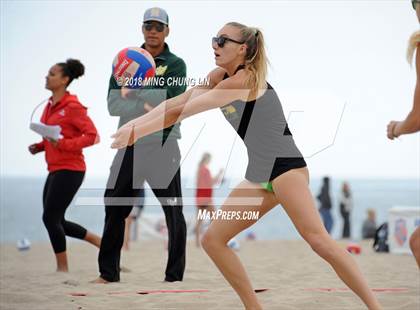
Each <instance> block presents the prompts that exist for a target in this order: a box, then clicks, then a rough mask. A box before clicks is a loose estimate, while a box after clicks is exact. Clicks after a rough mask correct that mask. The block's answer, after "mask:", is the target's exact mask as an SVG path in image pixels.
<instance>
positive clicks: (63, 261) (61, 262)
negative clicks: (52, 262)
mask: <svg viewBox="0 0 420 310" xmlns="http://www.w3.org/2000/svg"><path fill="white" fill-rule="evenodd" d="M55 259H56V261H57V271H58V272H68V271H69V265H68V263H67V252H66V251H64V252H60V253H55Z"/></svg>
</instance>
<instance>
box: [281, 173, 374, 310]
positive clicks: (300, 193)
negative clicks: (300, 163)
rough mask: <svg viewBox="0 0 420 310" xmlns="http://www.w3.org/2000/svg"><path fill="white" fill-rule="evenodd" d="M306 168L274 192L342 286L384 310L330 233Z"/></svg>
mask: <svg viewBox="0 0 420 310" xmlns="http://www.w3.org/2000/svg"><path fill="white" fill-rule="evenodd" d="M308 182H309V174H308V170H307V168H300V169H293V170H290V171H288V172H286V173H284V174H282V175H280V176H278V177H277V178H276V179H275V180H274V181H273V189H274V192H275V195H276V197H277V200H278V201H280V203H281V204H282V206H283V208H284V209H285V210H286V212H287V214H288V215H289V217H290V219H291V220H292V222H293V223H294V225H295V227H296V229H297V230H298V232H299V233H300V235H301V236H302V237H303V238H304V239H305V240H306V241H307V242H308V243H309V245H310V246H311V247H312V249H313V250H314V251H315V252H316V253H317V254H318V255H319V256H321V257H322V258H323V259H325V260H326V261H327V262H328V263H329V264H330V265H331V266H332V267H333V268H334V270H335V272H336V273H337V275H338V276H339V277H340V278H341V280H343V282H344V283H345V284H346V285H347V286H348V287H349V288H350V289H352V290H353V292H355V293H356V294H357V295H358V296H359V297H360V298H361V299H362V300H363V302H364V303H365V304H366V306H368V308H369V309H381V307H380V305H379V302H378V300H377V299H376V297H375V295H374V294H373V293H372V291H371V290H370V288H369V286H368V284H367V281H366V279H365V277H364V276H363V275H362V273H361V271H360V269H359V267H358V266H357V264H356V262H355V261H354V260H353V258H352V257H351V256H350V254H349V253H348V252H347V251H346V250H345V249H343V248H341V247H340V246H339V245H338V244H337V243H336V242H335V241H334V240H333V239H332V238H331V237H330V236H329V234H328V233H327V231H326V230H325V228H324V225H323V224H322V221H321V218H320V216H319V213H318V211H317V210H316V207H315V202H314V200H313V197H312V194H311V192H310V190H309V187H308Z"/></svg>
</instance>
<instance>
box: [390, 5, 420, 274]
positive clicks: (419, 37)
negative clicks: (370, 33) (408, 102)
mask: <svg viewBox="0 0 420 310" xmlns="http://www.w3.org/2000/svg"><path fill="white" fill-rule="evenodd" d="M411 4H412V5H413V9H414V10H415V11H416V14H417V19H418V21H419V22H420V1H419V0H412V1H411ZM419 43H420V31H416V32H414V33H413V34H412V35H411V37H410V40H409V43H408V49H407V60H408V63H410V64H411V63H412V61H413V57H414V54H415V59H416V60H415V63H416V73H417V81H416V88H415V90H414V100H413V108H412V109H411V111H410V112H409V113H408V115H407V117H406V118H405V119H404V120H403V121H390V122H389V124H388V126H387V136H388V138H389V139H390V140H394V138H398V137H399V136H401V135H406V134H410V133H415V132H418V131H420V51H419V49H418V45H419ZM410 248H411V251H412V252H413V254H414V257H415V258H416V262H417V265H418V267H419V269H420V226H418V227H417V229H416V230H415V231H414V232H413V234H412V235H411V237H410Z"/></svg>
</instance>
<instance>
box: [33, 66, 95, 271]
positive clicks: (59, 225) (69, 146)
mask: <svg viewBox="0 0 420 310" xmlns="http://www.w3.org/2000/svg"><path fill="white" fill-rule="evenodd" d="M84 72H85V67H84V66H83V64H82V63H81V62H80V61H79V60H76V59H67V61H66V62H60V63H57V64H55V65H54V66H52V67H51V68H50V70H49V71H48V75H47V76H46V84H45V88H46V89H48V90H50V91H51V93H52V96H51V97H50V98H49V100H48V102H47V105H46V106H45V108H44V112H43V113H42V116H41V122H42V123H44V124H46V125H58V126H60V127H61V135H62V136H63V137H62V138H60V139H59V140H51V139H48V138H45V137H44V138H43V140H42V141H41V142H40V143H36V144H32V145H30V146H29V152H30V153H31V154H33V155H34V154H37V153H39V152H43V151H45V159H46V161H47V165H48V172H49V174H48V177H47V181H46V182H45V186H44V192H43V196H42V202H43V206H44V212H43V214H42V220H43V222H44V224H45V227H46V228H47V231H48V235H49V237H50V241H51V244H52V247H53V250H54V253H55V258H56V263H57V271H62V272H67V271H68V269H69V267H68V262H67V252H66V236H70V237H73V238H77V239H81V240H85V241H87V242H89V243H91V244H93V245H95V246H96V247H99V246H100V244H101V238H100V237H99V236H97V235H95V234H93V233H91V232H89V231H87V230H86V229H85V228H84V227H82V226H80V225H79V224H76V223H74V222H70V221H67V220H66V219H65V217H64V216H65V212H66V210H67V208H68V207H69V205H70V203H71V202H72V200H73V198H74V196H75V195H76V193H77V191H78V190H79V187H80V185H81V184H82V182H83V179H84V176H85V171H86V164H85V160H84V156H83V152H82V150H83V148H85V147H88V146H91V145H93V144H95V143H98V142H99V136H98V132H97V130H96V128H95V125H94V124H93V122H92V120H91V119H90V118H89V116H88V115H87V108H86V107H85V106H83V105H82V104H81V103H80V101H79V99H78V98H77V97H76V96H75V95H72V94H70V93H69V92H68V91H67V87H68V86H69V85H70V83H71V82H72V81H73V80H74V79H77V78H79V77H81V76H82V75H83V74H84Z"/></svg>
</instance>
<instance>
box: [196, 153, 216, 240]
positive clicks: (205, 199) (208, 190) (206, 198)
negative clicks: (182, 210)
mask: <svg viewBox="0 0 420 310" xmlns="http://www.w3.org/2000/svg"><path fill="white" fill-rule="evenodd" d="M210 160H211V155H210V153H204V154H203V157H202V158H201V160H200V163H199V165H198V171H197V191H196V206H197V222H196V225H195V241H196V242H195V243H196V245H197V247H200V235H201V226H202V223H203V220H202V219H201V218H200V217H198V214H199V211H200V210H201V212H203V211H206V212H211V213H213V212H214V211H215V208H214V204H213V197H212V196H213V185H215V184H217V183H220V182H221V181H222V177H223V169H220V171H219V173H218V174H217V175H216V176H215V177H212V175H211V172H210V169H209V167H208V165H209V163H210Z"/></svg>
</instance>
